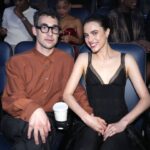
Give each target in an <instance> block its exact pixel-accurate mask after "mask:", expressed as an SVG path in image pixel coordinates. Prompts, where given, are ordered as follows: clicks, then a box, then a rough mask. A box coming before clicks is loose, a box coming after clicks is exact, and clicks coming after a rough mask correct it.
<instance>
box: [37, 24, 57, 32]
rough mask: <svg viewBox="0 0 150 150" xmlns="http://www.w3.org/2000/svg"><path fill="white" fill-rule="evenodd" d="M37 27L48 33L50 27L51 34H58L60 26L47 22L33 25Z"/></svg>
mask: <svg viewBox="0 0 150 150" xmlns="http://www.w3.org/2000/svg"><path fill="white" fill-rule="evenodd" d="M35 27H36V28H37V29H40V30H41V32H42V33H48V32H49V30H50V29H51V32H52V33H53V34H59V32H60V27H59V26H57V25H54V26H48V25H47V24H42V25H41V26H35Z"/></svg>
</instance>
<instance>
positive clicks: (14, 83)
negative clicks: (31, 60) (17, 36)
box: [2, 59, 40, 121]
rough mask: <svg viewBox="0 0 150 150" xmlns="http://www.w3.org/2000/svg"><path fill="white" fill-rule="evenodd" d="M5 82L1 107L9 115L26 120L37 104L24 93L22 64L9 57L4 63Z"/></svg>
mask: <svg viewBox="0 0 150 150" xmlns="http://www.w3.org/2000/svg"><path fill="white" fill-rule="evenodd" d="M6 73H7V84H6V87H5V89H4V93H3V96H2V107H3V109H4V111H6V112H7V113H9V114H10V115H12V116H14V117H16V118H21V119H23V120H25V121H28V120H29V118H30V116H31V114H32V113H33V111H34V110H35V109H37V108H38V107H40V106H39V104H37V103H35V102H34V101H33V100H32V99H30V98H28V96H27V94H26V88H25V87H26V86H25V78H24V71H23V64H22V63H21V62H18V61H14V60H13V59H10V60H9V62H8V63H7V65H6Z"/></svg>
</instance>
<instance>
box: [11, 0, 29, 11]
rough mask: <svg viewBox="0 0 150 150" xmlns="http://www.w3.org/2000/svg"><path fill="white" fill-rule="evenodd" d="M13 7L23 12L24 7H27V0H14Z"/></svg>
mask: <svg viewBox="0 0 150 150" xmlns="http://www.w3.org/2000/svg"><path fill="white" fill-rule="evenodd" d="M14 3H15V6H16V7H17V8H20V9H21V10H24V8H26V6H28V4H29V3H28V0H14Z"/></svg>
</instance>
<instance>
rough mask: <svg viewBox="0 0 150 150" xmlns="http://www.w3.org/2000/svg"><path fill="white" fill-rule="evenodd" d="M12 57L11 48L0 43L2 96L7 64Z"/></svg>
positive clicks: (0, 87) (0, 90)
mask: <svg viewBox="0 0 150 150" xmlns="http://www.w3.org/2000/svg"><path fill="white" fill-rule="evenodd" d="M11 55H12V49H11V46H10V45H9V44H8V43H6V42H0V94H2V92H3V89H4V86H5V82H6V73H5V64H6V61H7V60H8V59H9V58H10V56H11Z"/></svg>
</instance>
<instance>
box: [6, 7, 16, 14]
mask: <svg viewBox="0 0 150 150" xmlns="http://www.w3.org/2000/svg"><path fill="white" fill-rule="evenodd" d="M14 8H15V7H14V6H11V7H7V8H5V10H4V12H5V13H10V12H11V13H12V12H13V10H14Z"/></svg>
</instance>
